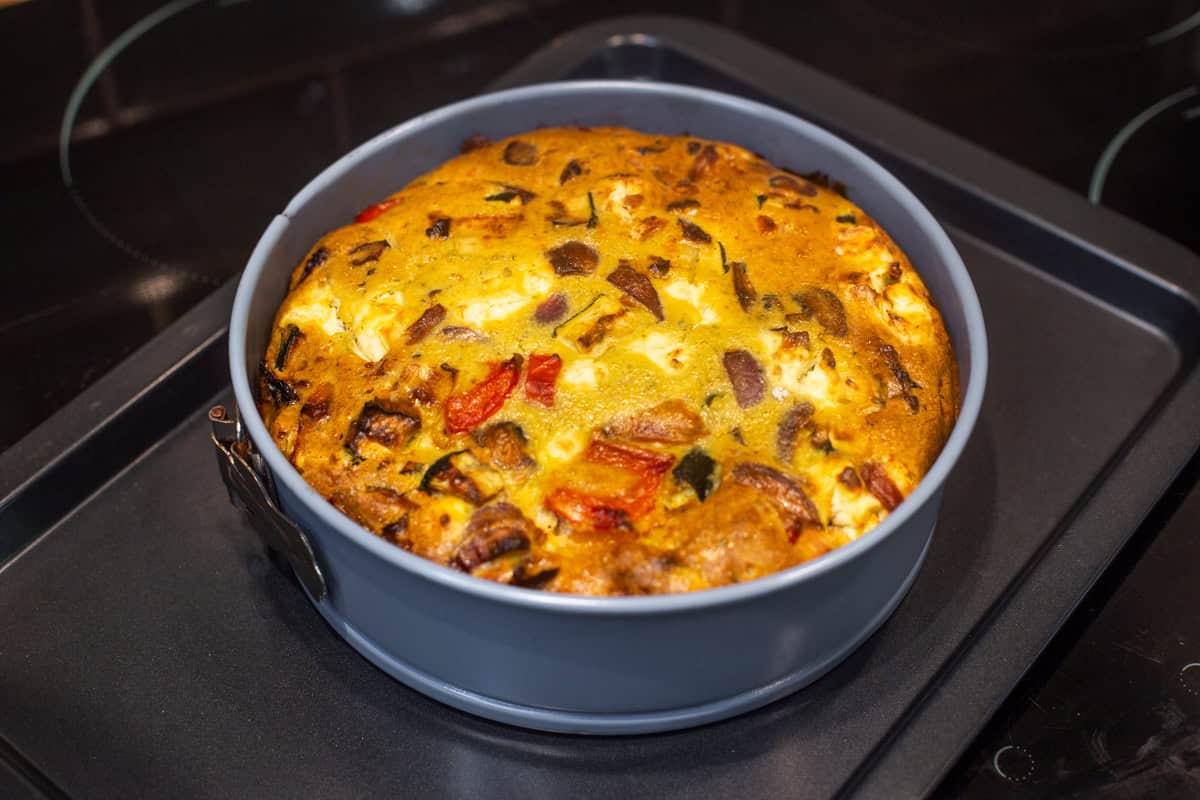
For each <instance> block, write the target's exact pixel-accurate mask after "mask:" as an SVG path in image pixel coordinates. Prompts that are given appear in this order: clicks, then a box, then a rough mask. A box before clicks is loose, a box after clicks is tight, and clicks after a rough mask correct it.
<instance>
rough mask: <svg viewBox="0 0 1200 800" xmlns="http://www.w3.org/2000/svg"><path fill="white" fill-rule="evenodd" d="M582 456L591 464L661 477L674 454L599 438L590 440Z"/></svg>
mask: <svg viewBox="0 0 1200 800" xmlns="http://www.w3.org/2000/svg"><path fill="white" fill-rule="evenodd" d="M583 457H584V458H585V459H587V460H588V461H591V462H592V463H593V464H607V465H608V466H610V467H617V468H618V469H623V470H628V471H629V472H634V473H637V474H638V475H644V476H646V477H652V476H660V477H661V476H662V475H664V474H666V471H667V470H669V469H670V468H671V466H672V465H673V464H674V463H675V456H673V455H671V454H670V453H659V452H656V451H654V450H643V449H642V448H640V447H629V446H628V445H619V444H613V443H612V442H604V441H601V440H599V439H593V440H592V443H591V444H590V445H588V449H587V450H586V451H585V452H584V454H583Z"/></svg>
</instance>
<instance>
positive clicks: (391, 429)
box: [346, 401, 421, 459]
mask: <svg viewBox="0 0 1200 800" xmlns="http://www.w3.org/2000/svg"><path fill="white" fill-rule="evenodd" d="M420 428H421V418H420V416H418V415H417V414H415V413H409V412H407V411H399V410H395V411H394V410H391V409H387V408H384V407H383V406H381V405H379V404H378V403H377V402H375V401H371V402H369V403H367V404H366V405H364V406H363V408H362V411H361V412H359V415H358V418H357V419H355V420H354V422H353V423H352V424H351V425H350V433H349V436H347V438H346V450H347V452H349V453H350V455H351V456H353V457H354V458H355V459H360V458H362V457H363V456H362V453H361V452H360V450H359V446H360V445H361V444H362V443H363V442H364V441H372V442H375V443H376V444H381V445H383V446H384V447H389V448H395V447H404V446H405V445H407V444H408V443H409V442H410V441H412V437H413V436H415V435H416V433H417V431H418V430H420Z"/></svg>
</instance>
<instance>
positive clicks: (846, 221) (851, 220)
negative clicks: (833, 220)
mask: <svg viewBox="0 0 1200 800" xmlns="http://www.w3.org/2000/svg"><path fill="white" fill-rule="evenodd" d="M837 221H838V222H840V223H842V224H843V225H857V224H858V217H856V216H854V215H853V214H842V215H841V216H840V217H838V218H837Z"/></svg>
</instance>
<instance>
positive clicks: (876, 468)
mask: <svg viewBox="0 0 1200 800" xmlns="http://www.w3.org/2000/svg"><path fill="white" fill-rule="evenodd" d="M858 473H859V474H860V475H862V479H863V481H864V482H865V483H866V484H867V491H869V492H870V493H871V494H873V495H875V499H876V500H878V501H879V503H880V505H882V506H883V507H884V508H886V509H887V510H888V511H893V510H895V508H896V506H898V505H900V501H902V500H903V499H904V495H902V494H900V490H899V489H898V488H896V484H894V483H892V479H891V478H889V477H888V474H887V470H886V469H884V467H883V465H882V464H876V463H875V462H873V461H868V462H867V463H865V464H863V465H862V466H861V467H859V468H858Z"/></svg>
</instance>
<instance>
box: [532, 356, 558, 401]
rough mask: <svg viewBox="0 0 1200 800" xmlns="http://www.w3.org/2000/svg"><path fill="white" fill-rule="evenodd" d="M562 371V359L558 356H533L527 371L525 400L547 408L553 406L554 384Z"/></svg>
mask: <svg viewBox="0 0 1200 800" xmlns="http://www.w3.org/2000/svg"><path fill="white" fill-rule="evenodd" d="M561 370H562V359H561V358H559V356H558V354H556V353H551V354H550V355H548V356H543V355H539V354H537V353H534V354H533V355H531V356H530V357H529V369H527V370H525V399H526V400H528V401H529V402H531V403H537V404H538V405H540V406H545V407H546V408H550V407H551V406H553V405H554V382H555V381H557V380H558V373H559V371H561Z"/></svg>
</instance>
